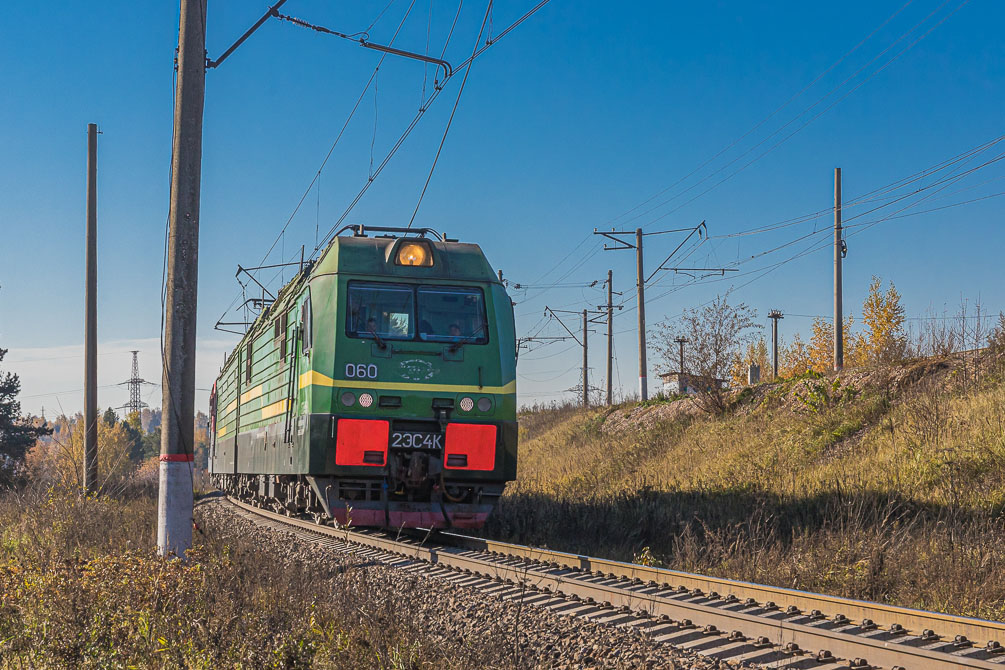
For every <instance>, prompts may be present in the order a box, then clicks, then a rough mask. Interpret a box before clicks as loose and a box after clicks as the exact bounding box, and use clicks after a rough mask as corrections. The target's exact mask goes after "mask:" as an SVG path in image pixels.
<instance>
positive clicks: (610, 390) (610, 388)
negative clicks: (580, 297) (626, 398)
mask: <svg viewBox="0 0 1005 670" xmlns="http://www.w3.org/2000/svg"><path fill="white" fill-rule="evenodd" d="M613 376H614V272H613V271H611V270H608V271H607V406H608V407H610V406H611V405H612V404H613V403H614V380H613Z"/></svg>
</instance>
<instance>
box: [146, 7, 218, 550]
mask: <svg viewBox="0 0 1005 670" xmlns="http://www.w3.org/2000/svg"><path fill="white" fill-rule="evenodd" d="M206 4H207V2H206V0H181V19H180V23H179V31H178V83H177V88H176V90H175V109H174V145H173V147H172V162H171V203H170V212H169V220H170V231H169V233H168V258H167V287H166V290H167V304H166V308H165V315H164V361H163V396H162V401H161V409H162V411H163V413H164V418H163V423H162V432H161V456H160V491H159V496H158V501H157V552H158V553H159V554H160V555H161V556H168V555H175V556H179V557H183V558H184V556H185V552H186V551H187V550H188V549H190V548H191V546H192V461H193V446H194V442H193V438H194V413H195V326H196V295H197V294H196V289H197V284H198V279H199V195H200V186H201V176H202V114H203V101H204V96H205V86H206Z"/></svg>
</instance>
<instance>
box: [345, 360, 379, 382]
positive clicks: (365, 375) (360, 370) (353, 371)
mask: <svg viewBox="0 0 1005 670" xmlns="http://www.w3.org/2000/svg"><path fill="white" fill-rule="evenodd" d="M345 376H346V377H348V378H350V379H354V378H355V379H376V378H377V366H376V365H374V364H373V363H370V364H369V365H367V364H366V363H346V364H345Z"/></svg>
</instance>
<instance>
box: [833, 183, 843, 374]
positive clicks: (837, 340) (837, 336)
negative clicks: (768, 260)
mask: <svg viewBox="0 0 1005 670" xmlns="http://www.w3.org/2000/svg"><path fill="white" fill-rule="evenodd" d="M843 254H844V245H843V244H842V240H841V168H834V371H835V372H840V371H841V368H843V367H844V321H843V316H842V314H841V310H842V305H841V286H842V281H841V257H842V256H843Z"/></svg>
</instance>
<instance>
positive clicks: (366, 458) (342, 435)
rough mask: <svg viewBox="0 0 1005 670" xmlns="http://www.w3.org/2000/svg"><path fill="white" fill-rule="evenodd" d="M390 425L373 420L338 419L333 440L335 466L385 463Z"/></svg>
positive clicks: (381, 464)
mask: <svg viewBox="0 0 1005 670" xmlns="http://www.w3.org/2000/svg"><path fill="white" fill-rule="evenodd" d="M390 430H391V424H390V423H388V422H387V421H379V420H374V419H339V420H338V430H337V433H336V440H335V464H336V465H380V466H383V465H385V464H386V463H387V436H388V434H389V433H390Z"/></svg>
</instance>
